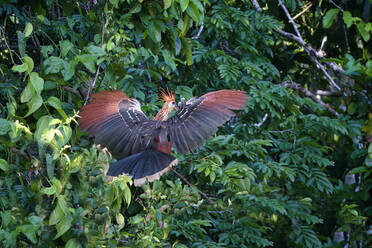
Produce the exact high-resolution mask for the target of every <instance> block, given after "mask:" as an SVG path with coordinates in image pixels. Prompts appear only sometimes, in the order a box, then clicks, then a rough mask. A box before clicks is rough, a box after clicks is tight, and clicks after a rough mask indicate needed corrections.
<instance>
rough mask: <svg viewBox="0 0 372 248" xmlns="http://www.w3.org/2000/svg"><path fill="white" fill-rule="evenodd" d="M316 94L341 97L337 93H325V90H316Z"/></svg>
mask: <svg viewBox="0 0 372 248" xmlns="http://www.w3.org/2000/svg"><path fill="white" fill-rule="evenodd" d="M316 94H317V95H319V96H342V94H341V93H340V92H338V91H326V90H317V91H316Z"/></svg>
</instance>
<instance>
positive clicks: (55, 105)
mask: <svg viewBox="0 0 372 248" xmlns="http://www.w3.org/2000/svg"><path fill="white" fill-rule="evenodd" d="M46 103H47V104H49V105H50V106H52V107H53V108H55V109H62V104H61V101H60V100H59V99H58V98H57V97H55V96H51V97H49V98H48V100H47V101H46Z"/></svg>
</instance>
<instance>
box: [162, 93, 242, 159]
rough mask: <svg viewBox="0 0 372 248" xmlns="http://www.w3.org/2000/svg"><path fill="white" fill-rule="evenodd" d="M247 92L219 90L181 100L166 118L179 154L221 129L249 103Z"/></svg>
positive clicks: (198, 144) (168, 132)
mask: <svg viewBox="0 0 372 248" xmlns="http://www.w3.org/2000/svg"><path fill="white" fill-rule="evenodd" d="M247 98H248V96H247V95H246V93H245V92H244V91H235V90H219V91H213V92H210V93H207V94H205V95H203V96H201V97H199V98H193V99H190V100H189V101H187V102H186V103H185V102H184V103H181V106H180V109H179V110H178V111H177V112H176V114H175V115H174V116H173V117H171V118H170V119H168V120H167V121H166V123H165V124H166V129H167V134H168V136H169V137H170V140H171V142H172V145H173V147H174V148H175V149H176V151H177V152H179V153H187V152H189V151H192V150H194V149H195V148H196V147H198V146H200V145H202V144H203V143H204V140H206V139H209V138H210V137H211V135H212V134H214V133H215V132H216V131H217V128H218V127H219V126H221V125H223V124H224V123H225V122H226V121H228V120H229V119H230V118H231V117H233V116H235V113H234V112H232V111H231V110H238V109H242V108H244V106H246V105H247V103H246V101H247Z"/></svg>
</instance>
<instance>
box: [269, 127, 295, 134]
mask: <svg viewBox="0 0 372 248" xmlns="http://www.w3.org/2000/svg"><path fill="white" fill-rule="evenodd" d="M287 132H289V133H293V128H291V129H287V130H274V131H269V133H280V134H283V133H287Z"/></svg>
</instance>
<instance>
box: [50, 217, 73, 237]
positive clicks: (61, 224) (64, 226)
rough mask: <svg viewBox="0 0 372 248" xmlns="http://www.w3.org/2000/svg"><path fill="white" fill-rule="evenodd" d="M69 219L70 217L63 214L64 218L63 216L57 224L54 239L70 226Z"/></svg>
mask: <svg viewBox="0 0 372 248" xmlns="http://www.w3.org/2000/svg"><path fill="white" fill-rule="evenodd" d="M71 221H72V219H71V217H70V218H69V217H67V218H66V216H65V218H63V219H62V221H61V222H59V223H58V224H57V227H56V228H57V235H56V236H55V237H54V239H57V238H59V237H61V236H62V235H63V234H65V233H66V232H67V231H68V230H69V229H70V228H71Z"/></svg>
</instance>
